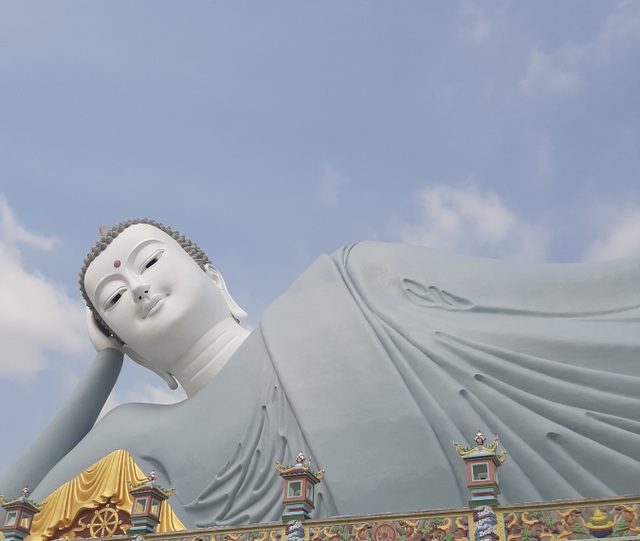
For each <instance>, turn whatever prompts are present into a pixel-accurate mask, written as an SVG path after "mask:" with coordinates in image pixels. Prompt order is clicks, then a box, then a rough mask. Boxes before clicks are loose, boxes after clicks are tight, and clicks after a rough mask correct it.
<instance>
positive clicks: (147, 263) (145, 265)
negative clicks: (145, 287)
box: [140, 250, 164, 274]
mask: <svg viewBox="0 0 640 541" xmlns="http://www.w3.org/2000/svg"><path fill="white" fill-rule="evenodd" d="M163 255H164V250H158V251H157V252H156V253H154V254H153V255H152V256H151V257H150V258H149V259H147V260H146V261H145V262H144V263H143V264H142V266H141V267H140V274H142V273H143V272H144V271H146V270H147V269H150V268H151V267H153V266H154V265H155V264H156V263H157V262H158V261H160V260H161V259H162V256H163Z"/></svg>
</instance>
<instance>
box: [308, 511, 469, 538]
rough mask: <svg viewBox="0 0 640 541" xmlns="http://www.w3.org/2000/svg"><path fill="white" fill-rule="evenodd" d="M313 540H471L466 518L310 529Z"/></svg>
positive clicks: (315, 527) (313, 527) (421, 519)
mask: <svg viewBox="0 0 640 541" xmlns="http://www.w3.org/2000/svg"><path fill="white" fill-rule="evenodd" d="M309 541H469V518H468V517H467V516H466V515H454V516H444V517H425V518H416V517H411V518H406V519H396V520H389V521H383V522H377V521H373V520H372V521H370V522H353V523H344V524H333V525H330V526H312V527H310V528H309Z"/></svg>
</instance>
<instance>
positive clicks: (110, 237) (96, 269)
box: [80, 220, 246, 372]
mask: <svg viewBox="0 0 640 541" xmlns="http://www.w3.org/2000/svg"><path fill="white" fill-rule="evenodd" d="M101 234H102V238H101V239H100V240H99V241H98V243H97V244H96V245H95V246H94V247H93V249H92V250H91V251H90V252H89V254H88V255H87V258H86V259H85V262H84V265H83V267H82V270H81V271H80V290H81V291H82V295H83V297H84V299H85V301H86V303H87V306H88V307H89V308H90V310H91V311H92V313H93V316H94V318H95V320H96V321H97V322H98V325H99V326H100V328H101V329H102V330H103V331H104V333H105V334H106V335H108V336H111V337H112V338H114V339H115V340H117V341H118V342H119V343H121V344H123V345H125V346H126V347H127V348H128V350H130V351H132V352H134V357H136V356H137V357H138V358H134V360H136V361H138V362H141V364H145V363H152V364H153V365H154V366H153V368H152V369H155V368H160V369H161V370H166V371H167V372H170V366H166V364H167V363H168V362H169V361H163V359H172V358H173V359H176V358H179V357H180V355H181V354H183V353H184V351H185V348H189V347H191V345H193V344H194V343H195V342H197V340H198V339H199V338H200V337H201V336H203V335H204V334H205V333H206V332H207V331H208V330H210V329H211V328H212V327H213V326H215V325H216V324H217V323H219V322H221V321H222V320H224V319H230V318H233V319H235V320H236V321H240V320H241V319H243V318H245V317H246V314H245V313H244V312H243V311H242V309H241V308H240V307H239V306H238V305H237V304H236V303H235V302H234V301H233V299H232V298H231V296H230V295H229V292H228V291H227V289H226V286H225V283H224V280H223V278H222V276H221V275H220V273H219V272H218V271H217V269H216V268H215V267H214V266H213V265H212V264H211V261H210V260H209V258H208V257H207V256H206V254H205V253H204V252H203V251H202V250H201V249H200V248H199V247H198V246H197V245H196V244H194V243H193V242H191V241H190V240H189V239H187V238H186V237H185V236H184V235H181V234H180V233H178V232H176V231H173V230H172V229H170V228H168V227H166V226H163V225H162V224H159V223H157V222H154V221H151V220H129V221H127V222H123V223H121V224H118V225H116V226H115V227H113V228H111V229H108V230H107V229H102V230H101ZM145 366H147V364H145ZM156 371H157V370H156Z"/></svg>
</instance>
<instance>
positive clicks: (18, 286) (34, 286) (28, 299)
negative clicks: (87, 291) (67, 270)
mask: <svg viewBox="0 0 640 541" xmlns="http://www.w3.org/2000/svg"><path fill="white" fill-rule="evenodd" d="M21 244H26V245H29V246H31V247H34V248H36V249H39V250H41V251H45V252H46V251H48V250H51V249H52V248H53V246H54V244H55V239H54V238H53V237H50V236H41V235H38V234H36V233H32V232H30V231H28V230H27V229H25V228H24V227H23V226H21V225H20V224H19V223H18V221H17V219H16V217H15V216H14V214H13V212H12V211H11V209H10V207H9V205H8V203H7V201H6V199H5V198H4V197H3V196H0V261H1V262H2V264H1V265H0V344H2V352H1V353H0V378H6V379H18V378H25V377H29V376H33V375H34V374H36V373H37V372H38V371H39V370H41V369H42V368H43V367H44V366H45V365H46V363H47V356H46V352H47V351H61V352H68V353H79V352H81V351H82V350H83V349H84V348H85V347H86V345H87V340H86V339H85V338H84V336H85V329H84V319H83V318H84V315H83V314H84V309H83V307H82V305H81V303H79V302H74V301H72V300H71V299H70V298H69V297H68V296H67V295H66V293H65V292H64V291H63V290H62V288H61V287H60V286H58V285H57V284H55V283H53V282H51V281H49V280H48V279H47V278H45V277H43V276H41V275H39V274H35V273H31V272H29V271H27V270H26V269H25V268H24V267H23V265H22V262H21V257H20V249H19V248H20V245H21Z"/></svg>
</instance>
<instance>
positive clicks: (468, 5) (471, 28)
mask: <svg viewBox="0 0 640 541" xmlns="http://www.w3.org/2000/svg"><path fill="white" fill-rule="evenodd" d="M484 7H485V6H482V5H481V4H480V3H479V2H475V1H472V0H467V1H466V2H463V3H462V4H461V5H460V7H459V8H458V13H457V17H458V25H457V28H458V38H459V39H462V40H464V41H466V40H468V39H469V38H471V39H472V40H473V41H482V40H484V39H485V38H486V37H487V36H489V34H490V33H491V29H492V28H491V23H490V20H489V17H488V16H487V14H486V13H485V11H484Z"/></svg>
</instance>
